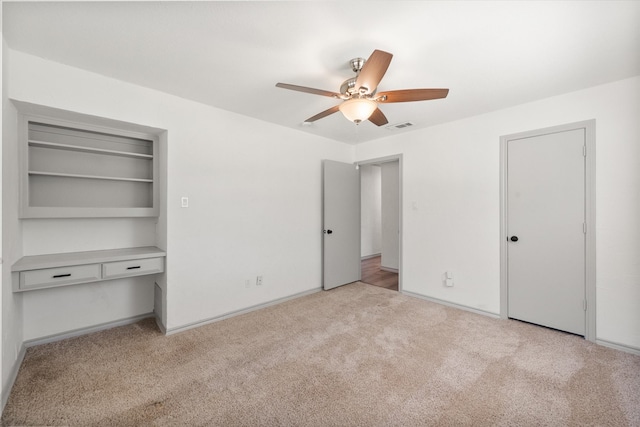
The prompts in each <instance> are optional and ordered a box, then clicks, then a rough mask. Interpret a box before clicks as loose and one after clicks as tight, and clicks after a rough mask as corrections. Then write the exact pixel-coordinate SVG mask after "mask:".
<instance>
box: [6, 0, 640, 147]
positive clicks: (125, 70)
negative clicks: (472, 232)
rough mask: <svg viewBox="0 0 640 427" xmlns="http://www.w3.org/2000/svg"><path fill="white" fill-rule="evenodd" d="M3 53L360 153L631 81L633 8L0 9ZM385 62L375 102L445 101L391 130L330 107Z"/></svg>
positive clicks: (222, 5) (207, 5) (486, 4)
mask: <svg viewBox="0 0 640 427" xmlns="http://www.w3.org/2000/svg"><path fill="white" fill-rule="evenodd" d="M3 32H4V36H5V39H6V41H7V43H8V45H9V47H10V48H12V49H15V50H20V51H23V52H27V53H30V54H33V55H36V56H39V57H43V58H46V59H50V60H52V61H57V62H61V63H64V64H68V65H71V66H75V67H78V68H82V69H85V70H89V71H93V72H96V73H100V74H103V75H106V76H110V77H113V78H116V79H119V80H123V81H127V82H131V83H135V84H138V85H141V86H146V87H149V88H153V89H157V90H160V91H163V92H167V93H170V94H174V95H178V96H181V97H183V98H188V99H192V100H195V101H198V102H202V103H204V104H209V105H212V106H215V107H218V108H222V109H225V110H229V111H233V112H236V113H238V114H242V115H245V116H249V117H253V118H256V119H260V120H264V121H267V122H271V123H275V124H278V125H282V126H286V127H290V128H293V129H297V130H300V131H303V132H309V133H312V134H316V135H320V136H324V137H327V138H331V139H335V140H339V141H343V142H347V143H351V144H356V143H360V142H364V141H369V140H372V139H376V138H381V137H385V136H389V135H392V134H394V133H400V132H410V131H412V130H415V129H419V128H422V127H426V126H432V125H434V124H438V123H443V122H447V121H452V120H457V119H460V118H464V117H469V116H473V115H478V114H482V113H486V112H489V111H494V110H498V109H502V108H506V107H509V106H512V105H517V104H521V103H524V102H529V101H533V100H536V99H541V98H546V97H550V96H553V95H557V94H562V93H566V92H571V91H574V90H578V89H582V88H586V87H590V86H594V85H598V84H602V83H606V82H609V81H614V80H619V79H622V78H627V77H631V76H635V75H640V2H638V1H626V2H619V1H611V0H608V1H567V2H561V1H535V2H533V1H511V2H508V1H497V2H493V1H462V2H454V1H342V2H338V1H332V2H327V1H323V2H316V1H293V2H291V1H290V2H282V1H255V2H253V1H228V2H219V1H208V2H44V3H42V2H7V1H4V2H3ZM374 49H381V50H386V51H388V52H391V53H393V54H394V57H393V61H392V62H391V66H390V67H389V69H388V71H387V74H386V75H385V77H384V79H383V80H382V83H381V84H380V85H379V87H378V91H383V90H385V91H386V90H395V89H410V88H430V87H432V88H441V87H443V88H449V89H450V93H449V96H448V97H447V98H446V99H443V100H435V101H423V102H411V103H402V104H385V105H382V106H381V109H382V110H383V112H384V113H385V115H386V116H387V118H388V120H389V123H390V124H396V123H401V122H406V121H410V122H412V123H413V124H414V126H412V127H410V128H405V129H403V130H397V129H396V130H390V129H386V128H385V127H380V128H378V127H376V126H375V125H373V124H372V123H370V122H365V123H362V124H361V125H359V126H356V125H354V124H353V123H351V122H349V121H347V120H346V119H345V118H344V117H343V116H342V115H341V114H340V113H337V114H334V115H332V116H329V117H327V118H324V119H321V120H319V121H317V122H315V123H314V124H313V125H311V126H305V125H302V122H303V121H304V120H305V119H306V118H308V117H310V116H313V115H314V114H316V113H318V112H320V111H323V110H325V109H327V108H329V107H331V106H333V105H336V103H337V102H338V101H336V100H334V99H331V98H328V97H322V96H317V95H310V94H306V93H300V92H294V91H289V90H285V89H279V88H276V87H275V84H276V83H277V82H284V83H291V84H297V85H303V86H311V87H314V88H318V89H325V90H329V91H336V92H337V91H339V87H340V84H341V83H342V82H343V81H344V80H345V79H347V78H349V77H352V76H353V72H352V71H351V70H350V68H349V65H348V62H349V60H350V59H351V58H354V57H358V56H361V57H365V58H366V57H368V56H369V55H370V54H371V52H372V51H373V50H374Z"/></svg>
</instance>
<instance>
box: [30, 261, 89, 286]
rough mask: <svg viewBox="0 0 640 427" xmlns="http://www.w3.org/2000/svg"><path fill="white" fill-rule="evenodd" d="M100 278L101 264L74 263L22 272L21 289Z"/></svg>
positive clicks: (84, 281) (69, 283)
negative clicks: (66, 265) (67, 265)
mask: <svg viewBox="0 0 640 427" xmlns="http://www.w3.org/2000/svg"><path fill="white" fill-rule="evenodd" d="M96 280H100V264H87V265H73V266H69V267H58V268H46V269H42V270H29V271H22V272H20V290H28V289H39V288H50V287H54V286H63V285H73V284H75V283H87V282H95V281H96Z"/></svg>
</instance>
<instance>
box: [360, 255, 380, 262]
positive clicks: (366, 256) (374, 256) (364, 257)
mask: <svg viewBox="0 0 640 427" xmlns="http://www.w3.org/2000/svg"><path fill="white" fill-rule="evenodd" d="M379 256H382V254H371V255H365V256H363V257H360V261H364V260H365V259H371V258H376V257H379Z"/></svg>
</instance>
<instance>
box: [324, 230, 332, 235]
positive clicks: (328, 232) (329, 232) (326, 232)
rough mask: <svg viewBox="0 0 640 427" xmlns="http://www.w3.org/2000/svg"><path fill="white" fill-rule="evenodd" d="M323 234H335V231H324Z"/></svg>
mask: <svg viewBox="0 0 640 427" xmlns="http://www.w3.org/2000/svg"><path fill="white" fill-rule="evenodd" d="M322 232H323V233H325V234H331V233H333V230H322Z"/></svg>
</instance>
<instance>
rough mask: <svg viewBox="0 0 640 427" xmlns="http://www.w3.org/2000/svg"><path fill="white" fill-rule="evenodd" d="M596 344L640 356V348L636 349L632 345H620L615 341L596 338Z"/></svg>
mask: <svg viewBox="0 0 640 427" xmlns="http://www.w3.org/2000/svg"><path fill="white" fill-rule="evenodd" d="M596 344H599V345H602V346H604V347H609V348H613V349H614V350H620V351H624V352H625V353H631V354H635V355H637V356H640V348H638V347H634V346H631V345H626V344H620V343H617V342H613V341H607V340H601V339H598V338H596Z"/></svg>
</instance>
